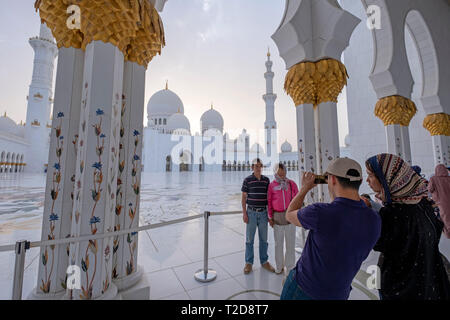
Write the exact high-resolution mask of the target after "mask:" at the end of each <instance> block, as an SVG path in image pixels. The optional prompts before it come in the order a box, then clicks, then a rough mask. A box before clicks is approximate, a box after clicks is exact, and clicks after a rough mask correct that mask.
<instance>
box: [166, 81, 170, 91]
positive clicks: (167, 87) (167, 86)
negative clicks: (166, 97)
mask: <svg viewBox="0 0 450 320" xmlns="http://www.w3.org/2000/svg"><path fill="white" fill-rule="evenodd" d="M166 90H169V80H166Z"/></svg>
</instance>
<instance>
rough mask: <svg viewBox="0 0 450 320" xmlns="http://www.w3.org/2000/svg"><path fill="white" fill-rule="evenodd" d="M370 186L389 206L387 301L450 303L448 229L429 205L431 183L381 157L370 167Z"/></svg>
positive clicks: (384, 238) (385, 221) (382, 247)
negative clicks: (444, 248) (444, 241)
mask: <svg viewBox="0 0 450 320" xmlns="http://www.w3.org/2000/svg"><path fill="white" fill-rule="evenodd" d="M366 169H367V173H368V178H367V182H368V183H369V185H370V187H371V188H372V190H373V191H374V192H375V193H376V197H377V198H378V199H380V200H381V201H382V202H383V205H384V207H383V208H382V209H381V210H380V216H381V221H382V223H381V236H380V239H379V240H378V242H377V244H376V246H375V248H374V250H375V251H379V252H381V255H380V260H379V261H378V265H379V267H380V271H381V289H380V298H381V299H382V300H396V299H401V300H430V299H432V300H448V299H450V283H449V279H448V276H447V272H446V270H445V268H444V263H443V260H442V258H441V255H440V252H439V240H440V237H441V233H442V229H443V223H442V222H441V221H440V220H439V219H438V218H437V217H436V215H435V214H434V210H433V207H432V206H431V203H430V201H429V200H428V199H427V193H428V190H427V189H428V188H427V187H428V185H427V181H426V180H425V179H424V178H422V177H421V176H419V175H418V174H417V173H416V172H415V171H414V170H413V169H412V168H411V166H410V165H409V164H408V163H406V162H405V161H403V159H402V158H400V157H398V156H395V155H392V154H379V155H377V156H374V157H372V158H370V159H368V160H367V161H366Z"/></svg>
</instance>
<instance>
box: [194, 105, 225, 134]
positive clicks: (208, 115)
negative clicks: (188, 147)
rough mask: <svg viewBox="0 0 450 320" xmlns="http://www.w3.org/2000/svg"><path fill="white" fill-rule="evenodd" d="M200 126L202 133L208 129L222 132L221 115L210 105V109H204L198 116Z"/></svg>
mask: <svg viewBox="0 0 450 320" xmlns="http://www.w3.org/2000/svg"><path fill="white" fill-rule="evenodd" d="M200 127H201V130H202V133H204V132H205V131H206V130H208V129H217V130H219V131H221V132H223V118H222V115H221V114H220V113H219V112H218V111H216V110H214V109H213V108H212V107H211V109H210V110H208V111H206V112H205V113H204V114H203V115H202V117H201V118H200Z"/></svg>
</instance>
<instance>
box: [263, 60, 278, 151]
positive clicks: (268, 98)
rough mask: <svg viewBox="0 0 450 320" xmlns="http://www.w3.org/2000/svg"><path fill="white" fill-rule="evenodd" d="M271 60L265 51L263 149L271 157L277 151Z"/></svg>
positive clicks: (274, 96)
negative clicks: (264, 139)
mask: <svg viewBox="0 0 450 320" xmlns="http://www.w3.org/2000/svg"><path fill="white" fill-rule="evenodd" d="M272 65H273V63H272V61H271V60H270V51H267V61H266V68H267V72H266V73H265V74H264V78H266V94H265V95H264V96H263V99H264V101H265V102H266V122H265V123H264V128H265V138H266V141H265V149H266V155H267V156H268V157H272V156H273V155H272V152H274V153H277V134H276V132H277V123H276V121H275V110H274V109H275V100H276V99H277V95H276V94H274V93H273V77H274V76H275V74H274V73H273V71H272Z"/></svg>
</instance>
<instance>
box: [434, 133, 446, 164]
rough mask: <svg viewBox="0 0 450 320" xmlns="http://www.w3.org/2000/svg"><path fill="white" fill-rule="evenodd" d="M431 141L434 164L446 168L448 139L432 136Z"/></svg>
mask: <svg viewBox="0 0 450 320" xmlns="http://www.w3.org/2000/svg"><path fill="white" fill-rule="evenodd" d="M432 140H433V155H434V164H435V165H438V164H440V163H442V164H444V165H445V166H447V167H448V166H450V137H448V136H433V137H432Z"/></svg>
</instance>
